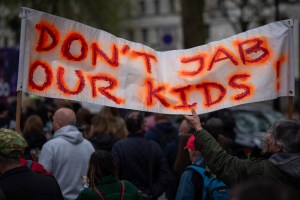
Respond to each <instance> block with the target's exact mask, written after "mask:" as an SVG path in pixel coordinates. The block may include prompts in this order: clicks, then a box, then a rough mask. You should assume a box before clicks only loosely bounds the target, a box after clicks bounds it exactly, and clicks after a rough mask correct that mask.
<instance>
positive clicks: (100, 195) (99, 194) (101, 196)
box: [94, 187, 105, 200]
mask: <svg viewBox="0 0 300 200" xmlns="http://www.w3.org/2000/svg"><path fill="white" fill-rule="evenodd" d="M94 190H95V192H96V193H97V194H98V196H99V197H100V198H101V199H102V200H105V198H104V197H103V195H102V194H101V192H100V191H99V190H98V188H96V187H95V188H94Z"/></svg>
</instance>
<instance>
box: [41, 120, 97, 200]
mask: <svg viewBox="0 0 300 200" xmlns="http://www.w3.org/2000/svg"><path fill="white" fill-rule="evenodd" d="M94 151H95V149H94V147H93V145H92V144H91V143H90V142H89V141H87V140H86V139H84V138H83V136H82V134H81V133H80V132H79V131H78V129H77V128H76V127H75V126H72V125H67V126H64V127H62V128H60V129H58V130H57V131H56V132H55V134H54V137H53V139H52V140H50V141H48V142H47V143H46V144H44V146H43V148H42V151H41V154H40V157H39V163H41V164H42V165H43V166H44V168H45V169H46V170H48V171H49V172H50V173H51V174H52V175H53V176H54V177H55V178H56V180H57V182H58V183H59V185H60V188H61V190H62V193H63V196H64V198H65V200H69V199H70V200H71V199H72V200H74V199H75V198H76V197H77V196H78V194H79V193H80V191H81V190H83V183H82V180H81V176H85V175H86V174H87V169H88V163H89V159H90V156H91V154H92V153H93V152H94Z"/></svg>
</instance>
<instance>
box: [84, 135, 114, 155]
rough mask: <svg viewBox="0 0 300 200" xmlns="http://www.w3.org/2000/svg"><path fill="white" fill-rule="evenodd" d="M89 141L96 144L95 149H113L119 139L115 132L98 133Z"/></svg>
mask: <svg viewBox="0 0 300 200" xmlns="http://www.w3.org/2000/svg"><path fill="white" fill-rule="evenodd" d="M89 141H90V142H91V143H92V145H93V146H94V148H95V150H99V149H100V150H105V151H111V149H112V146H113V145H114V144H115V143H116V142H117V141H118V139H117V138H116V137H115V136H114V135H113V134H106V133H103V134H96V135H94V136H92V137H91V138H90V139H89Z"/></svg>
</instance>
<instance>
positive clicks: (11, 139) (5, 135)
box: [0, 128, 26, 158]
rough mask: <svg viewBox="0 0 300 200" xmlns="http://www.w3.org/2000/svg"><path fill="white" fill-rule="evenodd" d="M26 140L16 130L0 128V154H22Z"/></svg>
mask: <svg viewBox="0 0 300 200" xmlns="http://www.w3.org/2000/svg"><path fill="white" fill-rule="evenodd" d="M25 147H26V141H25V140H24V138H23V137H22V136H21V135H20V134H19V133H18V132H16V131H13V130H10V129H5V128H0V154H2V155H4V156H7V157H9V158H17V157H18V156H20V155H22V153H23V151H24V148H25Z"/></svg>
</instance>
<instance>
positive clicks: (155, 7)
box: [154, 0, 160, 14]
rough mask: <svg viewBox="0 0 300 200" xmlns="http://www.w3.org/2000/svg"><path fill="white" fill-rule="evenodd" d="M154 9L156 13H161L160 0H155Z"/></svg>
mask: <svg viewBox="0 0 300 200" xmlns="http://www.w3.org/2000/svg"><path fill="white" fill-rule="evenodd" d="M154 9H155V14H159V13H160V4H159V0H154Z"/></svg>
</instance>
